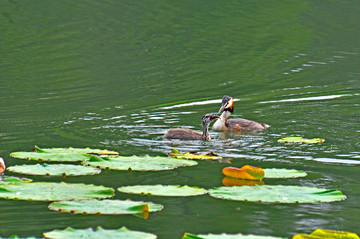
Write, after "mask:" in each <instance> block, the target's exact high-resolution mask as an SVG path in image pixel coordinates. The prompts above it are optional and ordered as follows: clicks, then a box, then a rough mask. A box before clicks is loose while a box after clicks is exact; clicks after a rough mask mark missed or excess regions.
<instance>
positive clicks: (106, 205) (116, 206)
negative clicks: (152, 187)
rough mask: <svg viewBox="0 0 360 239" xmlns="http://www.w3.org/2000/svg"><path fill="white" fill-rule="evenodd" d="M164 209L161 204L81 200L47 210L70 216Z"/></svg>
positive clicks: (63, 202) (133, 212) (62, 203)
mask: <svg viewBox="0 0 360 239" xmlns="http://www.w3.org/2000/svg"><path fill="white" fill-rule="evenodd" d="M163 208H164V206H163V205H161V204H154V203H152V202H142V201H130V200H81V201H59V202H53V203H51V204H50V206H49V209H51V210H55V211H59V212H70V213H71V214H78V213H82V214H110V215H116V214H137V213H142V212H157V211H160V210H162V209H163Z"/></svg>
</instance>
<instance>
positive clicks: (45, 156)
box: [10, 152, 91, 162]
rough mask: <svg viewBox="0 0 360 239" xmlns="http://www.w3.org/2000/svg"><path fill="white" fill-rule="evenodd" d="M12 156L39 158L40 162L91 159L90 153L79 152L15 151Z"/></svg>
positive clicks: (30, 158)
mask: <svg viewBox="0 0 360 239" xmlns="http://www.w3.org/2000/svg"><path fill="white" fill-rule="evenodd" d="M10 156H11V157H14V158H20V159H28V160H37V161H40V162H43V161H51V162H76V161H85V160H89V159H90V157H91V156H90V155H88V154H79V153H36V152H14V153H11V154H10Z"/></svg>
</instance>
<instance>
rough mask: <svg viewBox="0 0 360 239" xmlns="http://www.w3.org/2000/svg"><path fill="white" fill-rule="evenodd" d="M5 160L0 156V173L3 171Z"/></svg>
mask: <svg viewBox="0 0 360 239" xmlns="http://www.w3.org/2000/svg"><path fill="white" fill-rule="evenodd" d="M5 168H6V166H5V161H4V159H3V158H0V174H2V173H3V172H4V171H5Z"/></svg>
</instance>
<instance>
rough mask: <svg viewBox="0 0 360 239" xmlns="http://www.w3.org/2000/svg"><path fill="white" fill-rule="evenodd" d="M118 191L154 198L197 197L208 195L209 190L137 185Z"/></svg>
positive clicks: (121, 188) (176, 186)
mask: <svg viewBox="0 0 360 239" xmlns="http://www.w3.org/2000/svg"><path fill="white" fill-rule="evenodd" d="M118 191H120V192H123V193H133V194H141V195H149V196H150V195H154V196H170V197H171V196H181V197H186V196H197V195H202V194H206V193H207V190H206V189H203V188H199V187H190V186H187V185H185V186H180V185H135V186H124V187H119V188H118Z"/></svg>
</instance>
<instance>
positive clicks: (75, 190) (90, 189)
mask: <svg viewBox="0 0 360 239" xmlns="http://www.w3.org/2000/svg"><path fill="white" fill-rule="evenodd" d="M112 196H114V190H113V189H112V188H108V187H104V186H95V185H87V184H79V183H72V184H70V183H64V182H61V183H50V182H34V183H8V184H0V198H5V199H18V200H32V201H58V200H75V199H77V200H79V199H96V198H108V197H112Z"/></svg>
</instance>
